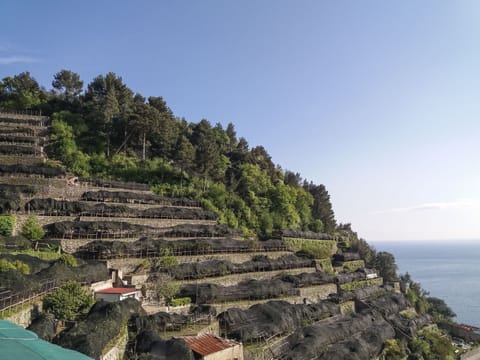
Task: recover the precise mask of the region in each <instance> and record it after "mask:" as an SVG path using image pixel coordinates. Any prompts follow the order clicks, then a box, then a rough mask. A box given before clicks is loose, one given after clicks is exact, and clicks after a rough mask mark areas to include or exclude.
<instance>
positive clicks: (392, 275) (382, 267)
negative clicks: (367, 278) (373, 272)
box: [375, 251, 398, 281]
mask: <svg viewBox="0 0 480 360" xmlns="http://www.w3.org/2000/svg"><path fill="white" fill-rule="evenodd" d="M375 268H376V269H378V271H379V272H380V276H382V277H383V279H384V280H386V281H396V280H398V278H397V264H396V263H395V257H394V256H393V255H392V254H390V253H389V252H386V251H380V252H378V253H377V256H376V257H375Z"/></svg>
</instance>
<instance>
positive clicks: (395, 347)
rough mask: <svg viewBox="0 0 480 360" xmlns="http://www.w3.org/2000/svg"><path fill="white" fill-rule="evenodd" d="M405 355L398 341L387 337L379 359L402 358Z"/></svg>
mask: <svg viewBox="0 0 480 360" xmlns="http://www.w3.org/2000/svg"><path fill="white" fill-rule="evenodd" d="M405 356H406V354H405V352H404V351H403V349H401V348H400V345H399V344H398V341H397V340H395V339H388V340H386V341H385V344H384V349H383V352H382V354H381V356H380V359H381V360H402V359H404V358H405Z"/></svg>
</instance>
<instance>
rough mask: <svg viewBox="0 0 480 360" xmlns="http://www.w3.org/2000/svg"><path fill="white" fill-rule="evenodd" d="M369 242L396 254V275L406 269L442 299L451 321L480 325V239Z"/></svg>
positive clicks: (430, 291)
mask: <svg viewBox="0 0 480 360" xmlns="http://www.w3.org/2000/svg"><path fill="white" fill-rule="evenodd" d="M369 243H370V244H371V245H373V246H374V247H375V249H377V251H388V252H389V253H392V254H393V255H394V256H395V260H396V263H397V266H398V271H397V274H404V273H406V272H408V273H409V274H410V275H411V277H412V279H413V281H415V282H419V283H420V284H421V286H422V288H423V289H425V290H426V291H428V292H429V293H430V296H434V297H438V298H441V299H443V300H444V301H445V302H446V303H447V305H448V306H449V307H450V308H451V309H452V310H453V311H454V312H455V313H456V314H457V317H456V318H455V319H454V320H456V321H457V322H460V323H465V324H469V325H474V326H478V327H480V240H476V241H473V240H470V241H445V240H442V241H440V240H439V241H403V242H402V241H395V242H386V241H385V242H382V241H375V242H373V241H371V242H369Z"/></svg>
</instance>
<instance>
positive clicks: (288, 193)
mask: <svg viewBox="0 0 480 360" xmlns="http://www.w3.org/2000/svg"><path fill="white" fill-rule="evenodd" d="M0 109H4V110H41V111H42V114H45V115H49V116H50V117H51V118H52V128H51V130H52V131H51V138H50V140H51V141H50V142H49V145H48V147H47V152H48V154H49V156H50V157H52V158H54V159H57V160H60V161H62V162H63V163H64V164H65V166H66V167H67V169H68V170H69V171H71V172H73V173H75V174H78V175H80V176H83V177H106V178H111V179H117V180H124V181H136V182H145V183H149V184H150V185H152V186H153V188H154V189H155V191H157V192H158V193H160V194H162V195H170V196H187V197H191V198H195V199H196V200H198V201H200V202H202V204H203V205H204V206H205V207H206V208H208V209H210V210H213V211H216V212H218V213H219V214H220V221H221V222H223V223H226V224H228V225H230V226H233V227H235V228H240V229H242V230H243V232H244V234H245V235H253V234H257V235H259V236H260V237H262V238H267V237H269V236H270V234H271V233H272V231H273V230H276V229H283V228H292V229H302V230H312V231H316V232H327V233H330V234H334V233H335V231H336V221H335V214H334V212H333V208H332V204H331V202H330V195H329V194H328V191H327V190H326V188H325V186H324V185H321V184H314V183H313V182H311V181H310V182H309V181H306V180H304V179H302V177H301V175H300V174H299V173H294V172H292V171H284V170H282V168H281V167H280V166H279V165H276V164H274V163H273V161H272V158H271V156H270V155H269V153H268V151H267V150H266V149H265V148H264V147H263V146H261V145H259V146H255V147H253V148H250V146H249V144H248V141H247V140H246V139H245V138H243V137H238V136H237V133H236V130H235V126H234V125H233V124H232V123H229V124H227V126H226V127H225V128H224V127H223V126H222V124H220V123H217V124H215V125H212V123H210V122H209V121H208V120H207V119H202V120H201V121H199V122H198V123H190V122H188V121H187V120H185V119H183V118H178V117H176V116H175V115H174V113H173V111H172V110H171V109H170V107H169V106H168V104H167V102H166V101H165V99H164V98H163V97H161V96H149V97H148V99H147V98H146V97H144V96H143V95H141V94H138V93H135V92H134V91H133V90H131V89H130V88H129V87H128V86H127V85H126V84H125V83H124V81H123V79H122V77H120V76H118V75H117V74H115V73H113V72H109V73H107V74H105V75H102V74H101V75H98V76H96V77H95V78H94V79H93V80H92V81H91V82H90V83H88V84H87V85H86V87H85V88H84V82H83V81H82V80H81V79H80V76H79V75H78V74H76V73H75V72H73V71H71V70H67V69H62V70H60V71H59V72H57V73H56V74H55V75H54V76H53V80H52V89H51V90H46V89H45V88H42V87H41V86H40V85H39V84H38V82H37V81H36V80H35V78H33V77H32V76H31V75H30V73H28V72H24V73H21V74H18V75H15V76H13V77H6V78H4V79H3V80H2V81H1V82H0Z"/></svg>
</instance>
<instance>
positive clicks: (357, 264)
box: [343, 260, 365, 272]
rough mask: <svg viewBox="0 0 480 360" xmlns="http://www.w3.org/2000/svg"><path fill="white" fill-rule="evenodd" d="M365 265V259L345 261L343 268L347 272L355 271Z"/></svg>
mask: <svg viewBox="0 0 480 360" xmlns="http://www.w3.org/2000/svg"><path fill="white" fill-rule="evenodd" d="M364 267H365V262H364V261H363V260H352V261H345V262H344V263H343V270H345V271H346V272H354V271H357V270H358V269H363V268H364Z"/></svg>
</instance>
